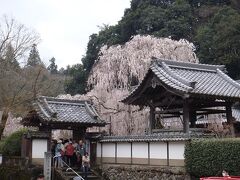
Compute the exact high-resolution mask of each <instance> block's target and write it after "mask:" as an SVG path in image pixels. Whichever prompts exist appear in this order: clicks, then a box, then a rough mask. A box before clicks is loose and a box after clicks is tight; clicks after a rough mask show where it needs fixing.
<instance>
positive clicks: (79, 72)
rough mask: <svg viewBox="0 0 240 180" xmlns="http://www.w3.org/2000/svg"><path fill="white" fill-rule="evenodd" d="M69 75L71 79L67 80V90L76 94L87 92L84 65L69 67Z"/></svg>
mask: <svg viewBox="0 0 240 180" xmlns="http://www.w3.org/2000/svg"><path fill="white" fill-rule="evenodd" d="M67 73H68V75H69V76H70V77H71V79H69V80H67V81H66V82H65V91H66V92H67V93H70V94H71V95H74V94H83V93H85V92H86V89H85V88H86V79H87V78H86V71H85V70H84V69H83V65H81V64H76V65H73V66H72V67H68V69H67Z"/></svg>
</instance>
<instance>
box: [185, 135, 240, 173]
mask: <svg viewBox="0 0 240 180" xmlns="http://www.w3.org/2000/svg"><path fill="white" fill-rule="evenodd" d="M185 164H186V170H187V172H188V173H189V174H190V175H193V176H195V177H203V176H219V175H221V173H222V170H226V171H227V172H229V174H230V175H240V139H238V138H234V139H233V138H232V139H205V140H192V141H190V142H188V143H187V144H186V148H185Z"/></svg>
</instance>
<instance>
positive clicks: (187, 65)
mask: <svg viewBox="0 0 240 180" xmlns="http://www.w3.org/2000/svg"><path fill="white" fill-rule="evenodd" d="M152 60H153V61H155V62H157V63H159V62H165V63H166V64H167V65H168V66H170V67H171V66H173V67H178V68H187V69H194V70H201V71H216V70H217V69H220V70H222V71H224V70H225V66H224V65H213V64H199V63H192V62H182V61H173V60H169V59H162V58H156V57H152Z"/></svg>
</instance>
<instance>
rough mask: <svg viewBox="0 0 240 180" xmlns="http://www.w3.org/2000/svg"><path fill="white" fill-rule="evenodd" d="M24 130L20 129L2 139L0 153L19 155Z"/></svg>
mask: <svg viewBox="0 0 240 180" xmlns="http://www.w3.org/2000/svg"><path fill="white" fill-rule="evenodd" d="M26 132H27V130H26V129H21V130H19V131H16V132H14V133H12V134H11V135H9V136H8V137H6V138H5V139H4V140H2V141H1V142H0V153H2V154H3V155H6V156H20V155H21V140H22V135H23V134H24V133H26Z"/></svg>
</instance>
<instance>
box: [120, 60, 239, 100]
mask: <svg viewBox="0 0 240 180" xmlns="http://www.w3.org/2000/svg"><path fill="white" fill-rule="evenodd" d="M224 71H225V67H224V66H222V65H206V64H194V63H184V62H177V61H170V60H161V59H154V60H153V61H152V64H151V66H150V69H149V71H148V73H147V74H146V76H145V78H144V80H143V81H142V82H141V83H140V84H139V86H137V88H135V89H134V90H133V91H132V92H131V94H130V95H129V96H128V97H126V98H125V99H124V100H122V101H123V102H127V101H128V98H131V97H132V96H134V95H135V94H137V92H138V91H139V89H141V88H142V86H143V84H144V83H145V81H146V79H147V77H148V76H149V74H152V73H153V74H154V76H155V77H157V79H158V80H159V81H160V84H161V85H162V86H164V87H165V88H167V89H171V90H174V91H176V92H178V93H179V94H183V95H184V94H188V95H190V96H191V95H193V96H196V95H205V96H214V97H216V98H219V99H226V98H235V99H238V100H239V99H240V84H239V83H237V82H236V81H234V80H233V79H231V78H230V77H229V76H228V75H226V74H225V73H224Z"/></svg>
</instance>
